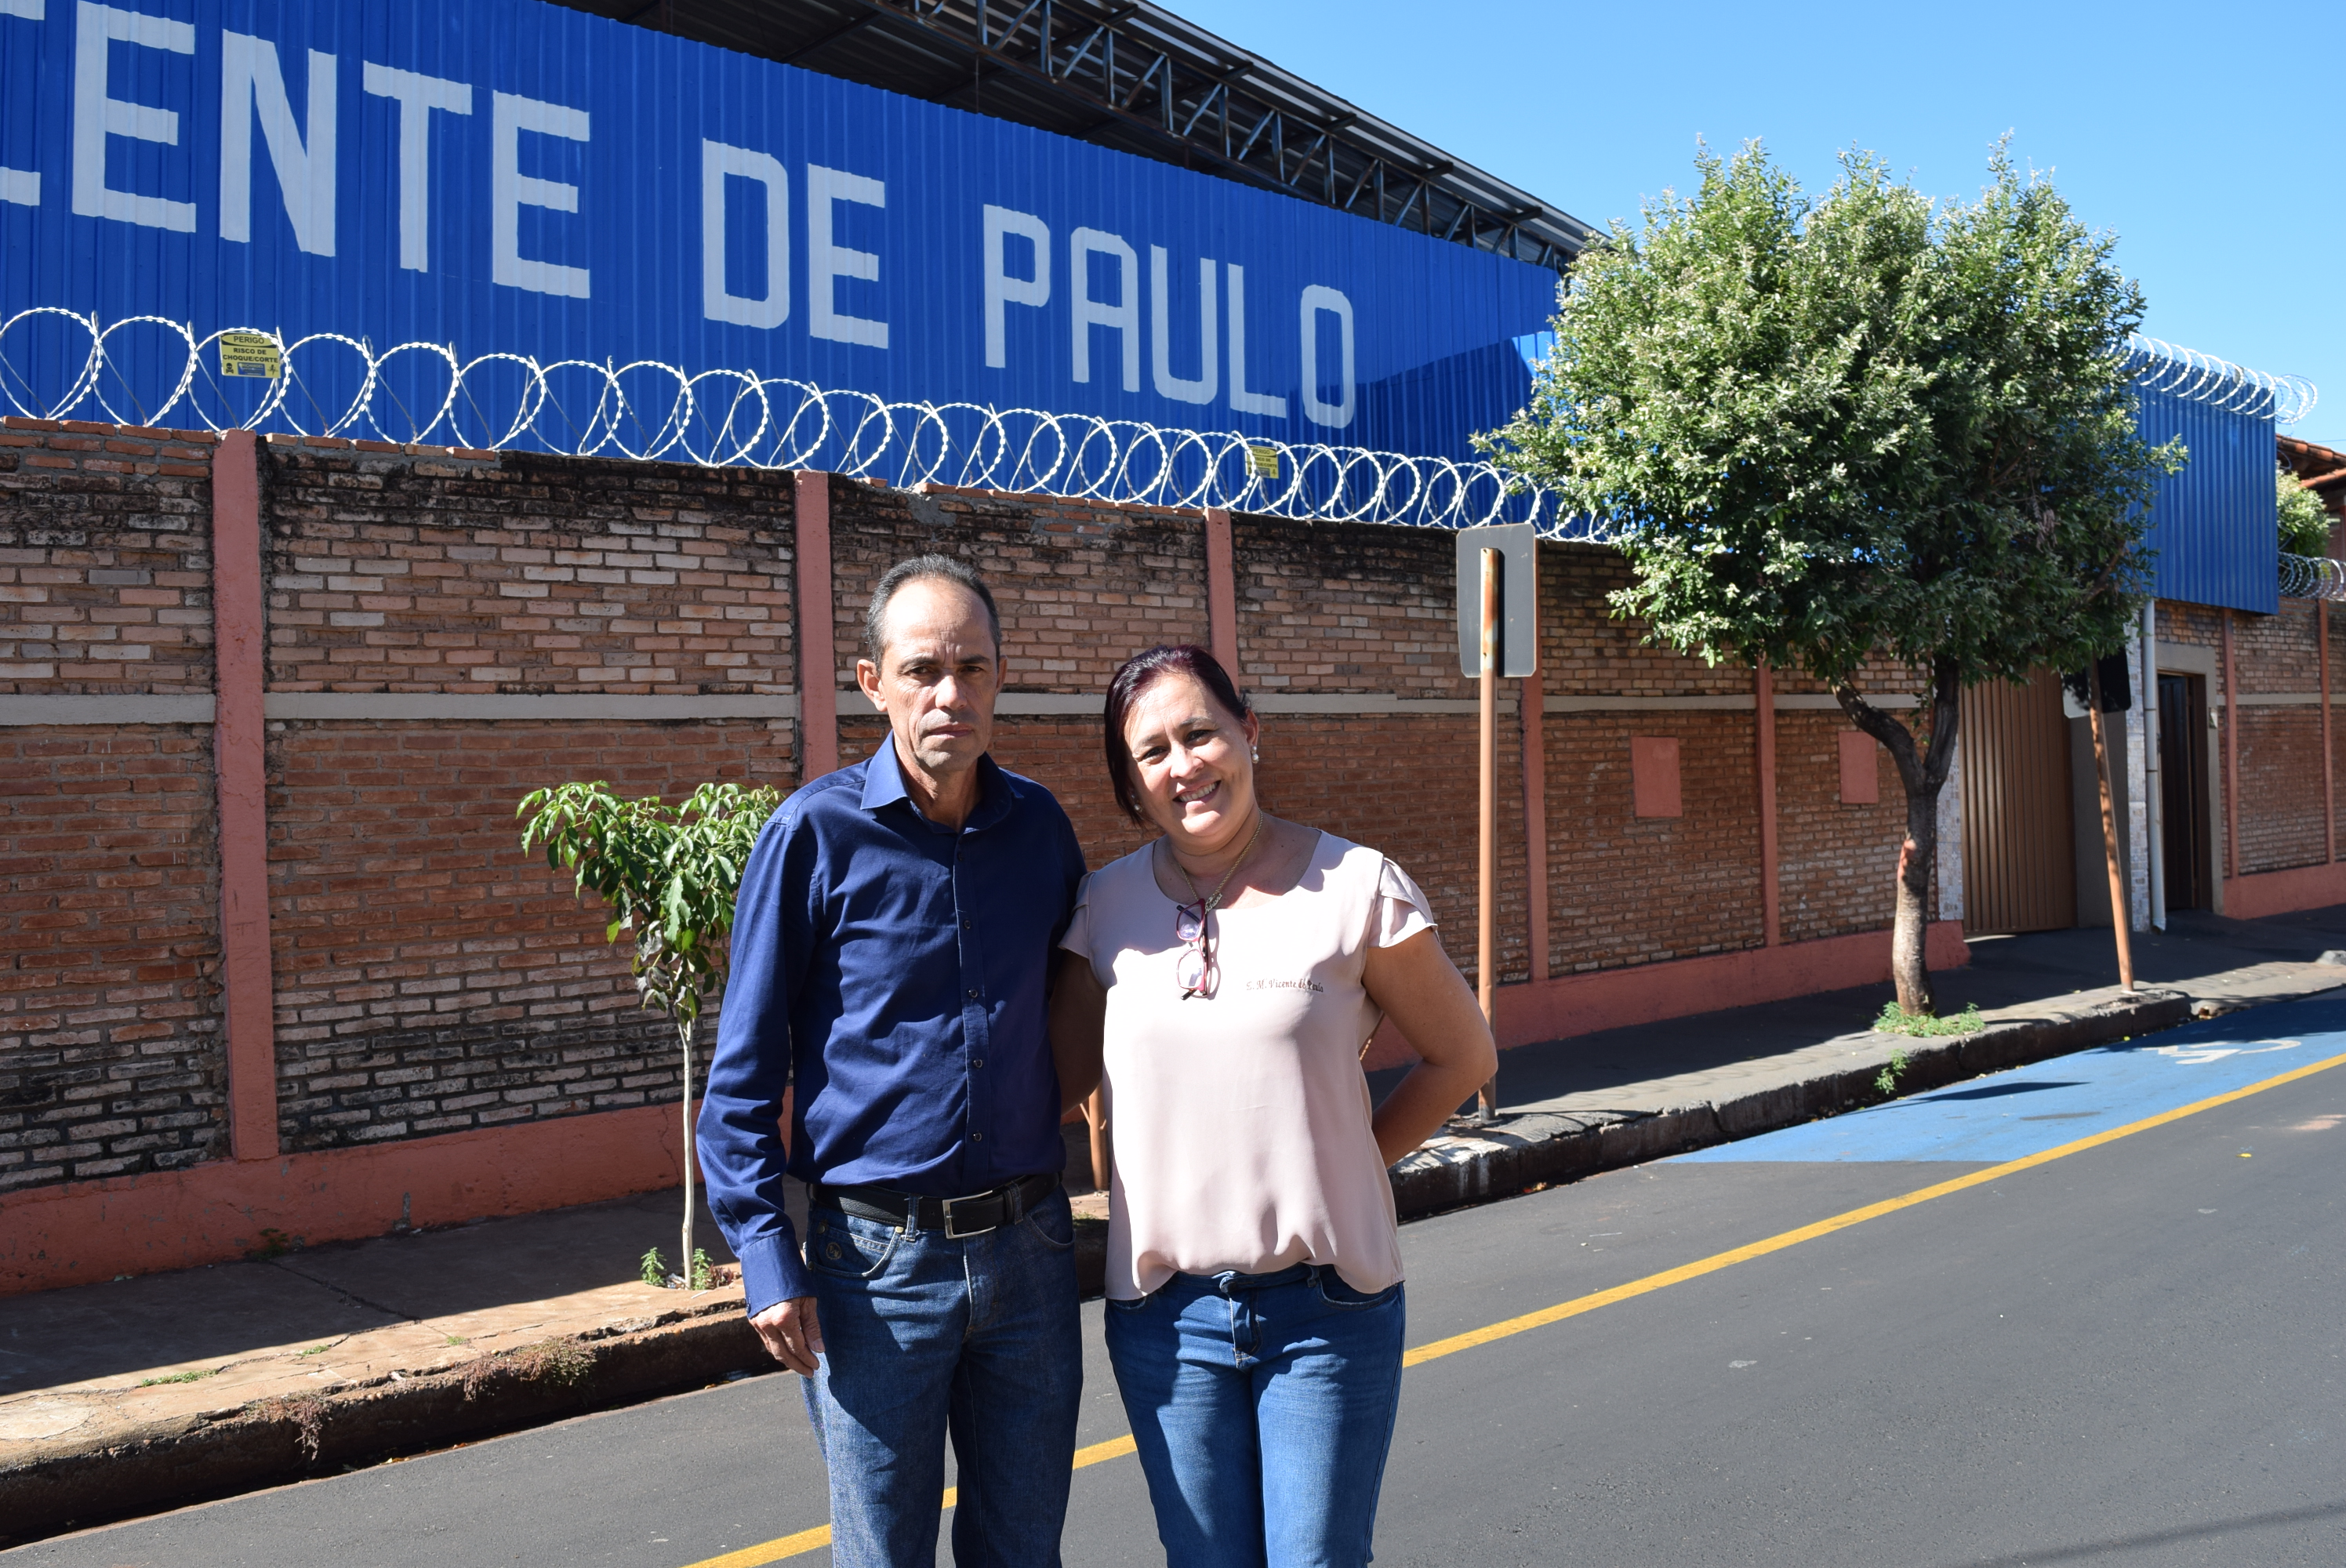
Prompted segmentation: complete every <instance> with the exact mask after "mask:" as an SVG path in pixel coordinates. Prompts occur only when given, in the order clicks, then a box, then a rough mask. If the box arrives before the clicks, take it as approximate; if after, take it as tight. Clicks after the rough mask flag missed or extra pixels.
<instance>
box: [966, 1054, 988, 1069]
mask: <svg viewBox="0 0 2346 1568" xmlns="http://www.w3.org/2000/svg"><path fill="white" fill-rule="evenodd" d="M970 1065H971V1066H972V1067H983V1066H984V1065H985V1058H984V1057H983V1056H976V1057H973V1058H971V1060H970Z"/></svg>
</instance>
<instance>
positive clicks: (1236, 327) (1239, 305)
mask: <svg viewBox="0 0 2346 1568" xmlns="http://www.w3.org/2000/svg"><path fill="white" fill-rule="evenodd" d="M1229 272H1230V407H1231V408H1233V409H1235V410H1237V411H1238V412H1239V413H1262V414H1269V415H1270V417H1271V418H1273V419H1285V418H1286V417H1287V400H1286V399H1285V398H1283V397H1271V396H1269V395H1268V394H1266V393H1263V392H1249V391H1247V363H1246V269H1245V268H1243V267H1240V266H1238V265H1237V264H1235V263H1233V264H1232V265H1231V267H1230V270H1229Z"/></svg>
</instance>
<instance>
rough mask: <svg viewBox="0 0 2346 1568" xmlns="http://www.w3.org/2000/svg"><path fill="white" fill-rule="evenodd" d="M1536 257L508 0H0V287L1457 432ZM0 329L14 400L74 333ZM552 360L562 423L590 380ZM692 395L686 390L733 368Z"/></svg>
mask: <svg viewBox="0 0 2346 1568" xmlns="http://www.w3.org/2000/svg"><path fill="white" fill-rule="evenodd" d="M1555 297H1556V277H1555V274H1553V273H1551V272H1547V271H1544V270H1541V269H1539V268H1536V267H1533V266H1529V265H1527V264H1525V263H1523V262H1520V261H1514V260H1505V259H1502V258H1499V257H1495V256H1492V255H1488V254H1486V253H1484V252H1481V251H1477V250H1474V249H1469V248H1468V247H1466V246H1463V245H1457V244H1453V243H1450V242H1448V241H1445V240H1443V239H1433V238H1429V237H1427V236H1424V235H1420V234H1415V233H1412V232H1409V231H1408V230H1406V229H1400V228H1397V227H1395V226H1393V225H1392V224H1387V223H1377V222H1372V221H1370V220H1368V219H1362V218H1354V217H1351V216H1348V215H1347V214H1344V213H1341V212H1336V211H1331V210H1330V209H1327V208H1324V207H1319V206H1315V205H1312V204H1310V203H1307V202H1302V201H1298V200H1295V199H1291V198H1288V197H1284V196H1280V195H1275V194H1272V193H1270V192H1267V191H1260V190H1255V189H1250V188H1247V187H1244V186H1240V185H1236V184H1232V183H1230V182H1229V181H1226V180H1221V179H1217V178H1211V177H1209V176H1207V175H1202V174H1196V173H1191V172H1188V171H1186V170H1183V169H1178V168H1168V167H1166V166H1164V165H1162V164H1158V163H1153V162H1149V161H1147V160H1145V159H1142V158H1134V157H1130V156H1127V155H1126V154H1123V153H1117V152H1111V151H1108V150H1107V149H1104V148H1096V147H1092V146H1089V145H1087V144H1086V143H1083V142H1080V141H1075V140H1071V139H1068V138H1066V137H1055V136H1050V135H1047V134H1045V133H1044V132H1042V131H1038V130H1033V129H1029V128H1027V127H1023V126H1016V125H1011V124H1007V123H1005V122H1004V121H1001V120H992V119H984V118H981V117H976V116H974V115H969V114H964V113H962V112H960V111H958V110H954V109H949V108H943V107H938V106H935V105H933V104H927V103H922V102H919V101H917V100H915V99H913V98H908V97H898V96H895V95H892V94H889V93H884V92H880V91H877V90H874V89H872V88H870V87H858V86H856V85H854V84H852V83H849V82H842V81H836V80H833V79H831V77H828V76H815V75H813V74H811V73H810V72H806V71H802V70H797V69H793V68H792V67H790V66H781V65H776V64H772V63H770V62H768V61H764V60H758V59H751V58H750V57H748V56H742V55H736V54H729V53H727V52H725V51H723V50H720V49H716V48H711V47H709V46H704V45H700V44H695V43H688V42H686V41H684V40H681V39H678V38H673V37H668V36H663V35H661V34H658V33H652V32H647V31H645V30H643V29H640V28H636V27H629V26H623V25H619V24H617V23H615V22H610V21H607V20H604V19H601V18H599V17H594V16H587V15H580V14H579V13H577V12H576V11H570V10H564V9H557V8H556V7H554V6H551V5H538V4H532V3H529V0H114V3H113V4H111V5H94V4H76V0H48V3H47V4H46V5H41V4H39V3H38V0H30V3H27V0H14V3H0V309H5V311H21V310H25V309H26V308H29V307H34V306H66V307H71V308H72V309H73V310H75V311H94V312H96V313H97V315H98V316H100V317H101V318H104V319H105V320H107V321H120V320H122V319H124V318H126V317H132V316H137V315H141V314H149V313H151V314H154V315H158V316H163V317H167V318H168V319H169V320H170V321H179V322H191V323H193V326H194V330H195V331H197V332H198V333H199V334H208V333H210V332H212V331H217V330H219V329H222V328H229V327H241V326H252V327H262V328H270V329H276V330H280V331H283V332H284V333H285V334H287V335H288V336H289V337H294V336H299V335H301V334H304V333H311V332H325V331H332V332H341V333H344V334H347V335H349V336H350V337H352V338H353V339H357V338H364V339H367V340H369V341H372V344H373V345H374V346H375V347H376V348H377V349H378V350H380V349H382V348H386V347H389V346H391V345H393V344H398V343H403V342H409V341H423V342H429V343H438V344H454V345H455V351H456V353H457V354H458V355H459V356H460V357H462V358H465V359H470V358H472V357H473V356H475V355H480V354H485V353H490V352H492V351H495V352H502V353H511V354H529V355H535V356H536V357H537V358H538V359H540V360H541V361H553V360H559V359H566V358H573V357H575V358H576V359H579V360H583V361H589V362H590V363H591V364H595V365H601V364H604V363H606V362H607V361H608V362H612V363H616V364H619V365H625V364H627V363H628V362H629V361H636V360H647V361H662V362H664V363H667V364H669V365H673V366H677V367H679V368H681V369H682V370H684V371H686V372H705V371H712V370H718V369H733V370H741V371H751V372H757V373H758V374H760V375H761V376H768V377H794V378H799V379H801V380H802V381H805V382H812V383H815V384H817V385H820V386H823V387H828V388H836V389H852V390H855V391H860V392H868V393H872V394H874V395H875V396H877V397H880V398H882V399H888V400H926V401H932V402H952V401H955V400H966V401H968V402H977V403H984V404H991V405H993V406H995V407H999V408H1021V407H1023V408H1033V409H1040V410H1045V411H1047V412H1069V413H1084V414H1096V415H1099V416H1102V417H1106V418H1110V419H1117V420H1140V421H1147V422H1149V423H1155V424H1158V425H1161V426H1165V427H1168V428H1172V429H1196V430H1207V431H1224V430H1237V431H1242V432H1245V433H1249V434H1262V435H1267V436H1272V437H1276V438H1279V439H1281V440H1286V441H1293V442H1314V441H1328V442H1333V443H1341V444H1344V445H1357V446H1370V447H1383V448H1388V449H1392V450H1396V451H1402V452H1407V453H1426V454H1436V455H1448V456H1457V457H1467V456H1470V455H1471V454H1472V453H1471V448H1470V445H1469V440H1468V438H1469V436H1470V435H1471V433H1473V432H1474V431H1477V430H1485V429H1489V428H1491V427H1492V426H1494V425H1496V424H1500V423H1504V422H1505V420H1506V419H1507V418H1508V417H1509V416H1510V415H1511V414H1512V413H1513V412H1515V409H1516V408H1518V407H1520V406H1521V405H1522V403H1523V402H1524V399H1525V395H1526V394H1527V393H1528V392H1529V389H1530V384H1531V381H1530V373H1529V372H1528V371H1527V369H1526V368H1525V365H1524V363H1523V361H1522V360H1521V358H1520V357H1519V356H1518V354H1517V353H1516V351H1515V347H1514V346H1513V345H1514V341H1515V339H1517V338H1519V337H1522V336H1524V335H1525V334H1526V333H1530V332H1534V331H1537V330H1538V329H1539V328H1540V327H1541V326H1542V325H1543V324H1544V323H1545V320H1546V318H1547V316H1548V314H1549V312H1550V311H1552V310H1553V309H1554V306H1555ZM107 350H108V353H109V356H110V358H111V364H110V367H109V372H110V374H111V375H113V376H114V377H115V378H116V380H117V382H119V384H118V385H116V384H111V383H110V384H109V385H108V386H107V389H106V392H107V396H108V397H109V398H110V399H112V400H113V402H114V405H115V406H117V407H118V408H120V409H123V410H125V411H128V412H126V417H137V413H136V411H138V410H140V409H143V408H152V407H157V406H159V405H160V404H161V402H163V401H164V400H165V399H167V398H168V396H169V395H170V392H171V390H172V389H173V387H174V386H176V385H177V384H178V380H179V374H180V372H181V369H182V367H183V365H184V363H185V359H186V355H185V352H184V350H183V349H181V348H180V347H179V344H178V343H177V341H175V339H174V337H173V335H172V334H170V333H169V332H168V331H160V330H158V329H156V328H153V327H131V328H127V329H125V330H123V331H119V332H117V333H116V334H115V335H114V336H113V337H112V338H111V339H109V341H108V343H107ZM0 351H4V352H0V359H5V365H0V375H13V376H15V377H17V378H19V381H18V382H15V383H12V385H13V386H14V388H15V391H16V392H17V393H18V395H19V396H21V397H24V398H26V400H27V402H28V403H29V404H30V405H32V406H39V405H41V404H42V403H43V402H46V400H47V399H51V398H55V397H57V396H58V395H60V394H61V393H62V392H63V391H64V390H65V389H66V388H67V387H69V386H72V385H73V384H74V383H75V376H76V372H77V371H78V369H79V367H80V366H81V365H82V364H83V362H84V361H85V360H86V358H87V352H88V344H87V338H86V337H84V336H81V335H79V334H77V333H76V331H74V330H73V329H71V328H69V327H67V326H66V325H65V324H64V323H62V322H59V321H56V320H55V319H48V320H45V321H32V322H27V323H24V324H22V325H20V326H19V327H17V328H16V329H15V331H12V332H10V333H8V334H7V341H6V342H5V344H0ZM212 371H213V367H211V366H209V365H207V366H205V367H204V373H203V375H202V376H201V377H199V382H198V390H197V394H196V395H197V396H198V397H199V399H200V400H203V406H204V407H205V408H206V409H207V410H208V411H209V412H210V413H211V417H213V418H215V419H217V420H218V421H219V422H220V423H237V422H238V421H239V419H240V417H241V414H242V412H244V411H245V410H246V409H249V408H250V407H251V406H253V405H255V404H257V403H258V402H259V400H260V397H261V396H263V395H264V394H265V392H266V390H267V385H268V383H267V382H260V381H258V380H256V381H253V382H250V383H245V382H231V383H230V384H225V385H216V384H215V378H214V376H213V374H212ZM360 374H361V372H360V369H359V361H358V358H357V356H355V355H350V354H346V353H345V354H342V355H340V356H337V354H336V353H335V352H334V351H332V350H331V349H322V348H321V349H312V350H311V351H307V352H306V353H305V354H304V355H303V358H302V361H301V377H302V384H303V391H304V395H306V396H311V397H314V398H315V399H317V400H318V402H320V404H321V406H322V407H324V408H326V409H327V410H329V411H332V410H337V409H339V408H340V407H341V406H342V404H343V403H344V402H347V401H348V400H349V399H350V398H351V397H352V395H353V394H355V393H356V392H358V391H359V390H360V387H361V385H362V382H361V380H360ZM338 376H339V377H340V378H341V379H340V380H339V381H338V380H337V379H336V378H337V377H338ZM557 380H558V382H559V386H558V387H557V395H560V396H563V397H565V398H567V399H574V400H576V402H577V404H578V406H577V408H576V410H573V411H571V412H572V413H573V415H574V417H575V418H576V419H577V420H580V421H584V420H586V419H587V418H589V417H590V416H591V415H592V413H593V411H594V410H595V408H596V406H597V404H596V399H597V395H598V392H599V382H597V379H596V378H595V377H594V376H593V375H592V374H591V373H590V374H585V375H581V374H579V373H577V372H566V373H565V375H564V376H562V377H560V378H557ZM506 381H507V382H510V385H505V384H501V383H500V382H499V381H498V372H496V371H495V369H494V368H493V369H491V370H489V371H484V372H478V373H477V375H476V376H468V377H467V379H466V382H465V389H464V392H465V397H466V398H467V399H468V400H475V401H479V402H482V403H484V405H485V406H488V407H489V408H490V409H491V411H492V412H495V413H496V414H497V415H498V416H499V417H497V418H491V417H489V416H488V415H486V414H484V415H483V416H482V417H480V418H478V419H477V420H475V421H474V424H475V425H476V426H478V427H479V430H481V431H488V430H492V429H493V428H501V426H502V423H503V419H504V418H505V417H509V414H510V410H511V409H512V408H513V407H515V406H517V405H518V403H519V400H520V396H521V388H522V386H523V382H521V380H520V379H519V377H518V375H517V374H515V375H511V376H507V377H506ZM385 382H387V383H388V389H389V396H388V397H387V398H385V399H384V400H383V401H384V402H386V404H388V403H389V402H394V401H395V402H397V403H398V404H399V405H401V406H402V407H404V408H410V409H422V410H423V411H426V414H427V417H428V414H429V411H431V410H433V409H434V408H436V407H437V406H438V405H439V403H440V402H441V400H442V398H443V397H444V394H445V390H446V385H447V375H446V372H445V371H444V369H443V368H441V367H439V366H438V365H437V364H435V362H434V361H433V359H432V358H431V357H430V356H426V355H422V354H410V355H406V356H402V357H401V358H400V359H398V360H396V361H393V364H392V366H391V368H390V369H389V370H388V371H387V372H385ZM637 383H639V384H640V386H641V387H642V388H644V389H650V390H649V391H648V392H645V393H644V395H646V396H648V397H650V398H652V400H653V402H652V404H651V406H653V407H654V408H655V414H654V417H655V418H656V417H657V412H656V411H657V408H658V406H663V405H661V404H659V402H658V395H657V394H658V392H659V391H660V389H662V388H663V387H664V386H665V387H666V395H667V397H668V398H669V399H670V400H672V399H673V397H674V395H675V394H674V390H673V384H672V383H663V382H661V380H660V378H659V375H658V372H638V374H637V377H636V381H635V383H631V384H637ZM698 391H699V397H700V400H701V402H702V403H703V404H710V405H713V406H715V407H717V408H719V409H722V408H724V407H725V406H726V402H725V400H726V399H727V398H728V397H729V396H739V395H740V383H739V382H731V381H725V380H719V381H713V382H705V383H703V384H702V385H701V386H700V387H699V389H698ZM785 391H787V389H785ZM501 399H502V401H500V400H501ZM565 406H566V407H567V406H568V404H567V403H566V405H565ZM785 412H787V410H785ZM755 413H756V411H755V410H754V409H753V410H751V412H750V425H752V426H754V425H755V423H756V419H755ZM175 417H177V418H179V420H181V421H182V422H191V420H190V416H189V415H188V414H187V413H185V412H180V413H179V414H177V415H175ZM329 417H331V413H330V414H329V415H326V416H320V417H319V418H315V419H313V420H312V421H311V423H313V424H319V423H325V422H326V419H327V418H329ZM631 434H632V433H631ZM474 438H475V439H485V437H484V436H481V435H479V434H477V433H475V435H474ZM441 439H444V437H442V438H441Z"/></svg>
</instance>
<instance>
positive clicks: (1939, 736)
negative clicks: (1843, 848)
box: [1833, 657, 1963, 1013]
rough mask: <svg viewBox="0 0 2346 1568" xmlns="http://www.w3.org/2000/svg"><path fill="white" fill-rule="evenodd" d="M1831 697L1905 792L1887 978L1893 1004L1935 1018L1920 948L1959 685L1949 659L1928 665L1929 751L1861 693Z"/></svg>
mask: <svg viewBox="0 0 2346 1568" xmlns="http://www.w3.org/2000/svg"><path fill="white" fill-rule="evenodd" d="M1833 700H1835V701H1836V702H1838V703H1840V704H1841V711H1842V712H1843V713H1846V714H1847V715H1849V720H1850V722H1851V724H1854V725H1856V726H1857V727H1858V728H1860V729H1862V730H1863V731H1864V732H1865V733H1866V734H1868V735H1871V736H1872V737H1873V738H1874V739H1876V740H1878V741H1880V742H1881V743H1882V747H1883V748H1884V749H1886V750H1887V751H1888V752H1889V753H1890V757H1891V760H1892V761H1893V762H1895V763H1897V764H1898V779H1899V782H1900V783H1901V784H1902V785H1903V786H1904V788H1905V790H1906V838H1905V841H1904V842H1903V843H1902V844H1901V845H1900V846H1899V848H1898V883H1897V888H1898V899H1897V906H1896V908H1897V914H1896V918H1895V920H1894V922H1893V923H1892V927H1891V934H1890V978H1891V980H1892V983H1894V984H1895V985H1896V986H1897V988H1898V1005H1899V1006H1900V1007H1901V1008H1902V1009H1903V1010H1904V1011H1905V1012H1907V1013H1937V1012H1938V1003H1937V1000H1936V998H1935V997H1934V996H1933V993H1932V991H1931V968H1930V965H1929V963H1928V962H1926V961H1925V954H1924V952H1923V943H1924V941H1925V938H1926V937H1927V935H1928V933H1929V931H1930V920H1931V909H1930V899H1931V871H1932V868H1933V865H1935V864H1936V862H1937V860H1938V853H1939V791H1940V789H1943V788H1944V787H1945V785H1946V782H1947V770H1948V769H1949V768H1950V767H1951V766H1952V765H1953V762H1954V759H1955V729H1956V719H1957V717H1958V705H1959V704H1960V703H1961V702H1962V700H1963V684H1962V682H1961V681H1960V680H1959V679H1958V678H1957V674H1956V668H1955V663H1954V661H1953V659H1951V658H1947V657H1939V658H1936V659H1934V660H1933V661H1932V665H1931V691H1930V697H1929V702H1930V711H1929V713H1928V714H1927V715H1926V716H1925V717H1926V718H1927V720H1928V723H1929V727H1930V741H1929V744H1928V746H1927V748H1925V747H1923V746H1920V745H1917V744H1916V743H1915V739H1914V732H1913V730H1912V729H1909V728H1907V727H1906V726H1905V725H1904V724H1903V723H1902V722H1901V721H1900V720H1899V719H1897V718H1893V717H1892V716H1891V715H1890V714H1888V713H1885V712H1883V711H1882V709H1881V708H1876V707H1874V706H1873V705H1872V703H1870V702H1868V701H1866V700H1865V698H1864V697H1862V696H1861V695H1859V693H1858V690H1857V688H1856V687H1853V686H1851V685H1849V684H1847V683H1846V682H1844V683H1843V684H1841V685H1840V686H1837V687H1833Z"/></svg>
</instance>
